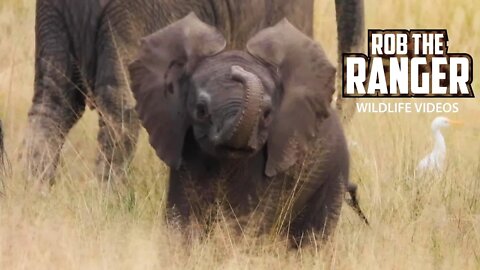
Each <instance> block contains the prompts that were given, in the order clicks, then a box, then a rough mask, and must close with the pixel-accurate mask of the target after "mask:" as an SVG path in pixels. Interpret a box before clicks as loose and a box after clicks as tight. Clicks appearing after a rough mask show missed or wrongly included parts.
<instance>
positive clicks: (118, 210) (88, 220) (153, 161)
mask: <svg viewBox="0 0 480 270" xmlns="http://www.w3.org/2000/svg"><path fill="white" fill-rule="evenodd" d="M333 2H334V1H327V0H320V1H318V3H317V6H316V12H317V15H316V22H315V23H316V38H317V39H318V40H319V41H320V42H321V43H322V45H323V46H324V47H325V49H326V50H327V52H328V54H329V56H330V59H331V60H335V59H336V34H335V21H334V18H335V17H334V4H333ZM34 6H35V2H34V1H31V0H2V1H0V59H1V60H0V117H1V119H3V121H4V124H5V132H6V145H7V151H8V155H9V157H10V160H11V161H12V176H11V177H8V178H7V179H5V181H4V182H5V185H6V190H5V191H6V193H5V195H4V196H2V197H1V198H0V269H185V268H194V269H290V268H291V269H298V268H306V269H312V268H314V269H322V268H332V269H333V268H335V269H353V268H355V269H451V268H453V269H479V268H480V167H479V161H480V140H479V136H480V121H478V118H479V117H480V107H479V101H478V100H477V99H470V100H466V101H463V100H450V101H451V102H459V106H460V112H458V113H456V114H447V116H449V117H452V118H455V119H460V120H463V121H464V122H465V124H464V125H463V126H462V127H459V128H450V129H449V130H447V131H446V132H445V137H446V142H447V145H448V155H447V162H448V166H447V170H446V172H445V174H444V175H443V176H442V177H437V178H434V177H422V178H420V177H414V175H413V171H414V167H415V165H416V163H417V162H418V160H419V159H420V158H421V157H422V156H423V155H424V154H425V153H426V152H427V151H428V150H429V148H430V147H431V144H432V140H431V138H430V129H429V125H430V121H431V120H432V119H433V117H434V116H435V115H433V114H420V113H418V114H417V113H411V114H356V115H355V117H354V119H352V121H351V122H350V123H349V124H348V126H346V132H347V135H348V137H349V139H350V140H353V141H355V142H356V144H355V146H352V147H351V156H352V164H353V165H352V169H351V172H352V173H351V175H352V177H351V178H352V180H353V181H355V182H357V183H358V184H359V193H360V196H361V203H362V205H363V208H364V210H365V212H366V214H367V215H368V217H369V218H370V222H371V227H370V228H368V227H366V226H363V225H362V222H361V221H360V220H359V219H358V218H357V217H356V215H355V214H354V213H353V211H351V210H350V209H349V208H348V207H344V208H343V210H342V215H341V220H340V223H339V226H338V227H337V231H336V237H335V238H334V240H333V241H332V242H331V243H329V244H328V245H327V247H323V248H319V247H312V248H309V249H305V250H302V251H298V252H297V251H288V250H287V249H285V247H284V245H283V244H281V243H280V244H275V243H263V244H252V243H254V242H255V241H245V243H241V244H232V242H231V240H232V237H231V235H229V234H228V231H226V230H223V229H222V226H221V225H220V226H219V228H218V229H217V230H215V232H214V233H212V234H211V235H210V236H209V237H208V238H207V239H206V240H204V241H194V242H192V243H188V244H187V245H183V244H180V243H179V239H180V238H179V236H178V235H177V234H176V233H175V231H171V230H167V229H166V228H165V224H164V223H163V221H162V215H163V202H164V199H165V189H164V186H165V179H166V175H167V173H166V168H165V166H164V165H162V163H161V162H160V161H159V160H158V159H157V158H156V157H155V155H154V154H153V151H152V150H151V149H150V147H149V146H148V144H147V142H146V140H145V134H144V133H143V134H142V138H141V141H140V143H139V146H138V149H137V153H136V156H135V159H134V161H133V168H132V172H131V177H130V181H129V183H128V185H127V187H126V188H125V189H124V190H122V191H118V192H104V191H103V190H102V189H101V188H100V186H99V184H98V183H97V181H96V180H95V178H94V176H93V168H94V164H93V162H94V155H95V150H96V149H95V147H96V130H97V120H96V118H97V117H96V113H95V112H91V111H89V112H87V113H86V115H85V117H83V119H82V120H81V121H80V123H78V124H77V125H76V127H75V128H74V130H73V131H72V132H71V133H70V135H69V137H68V140H67V142H66V144H65V146H64V149H63V159H62V162H61V165H60V167H59V170H58V173H59V174H58V183H57V185H56V186H55V187H54V188H53V190H52V191H51V192H50V194H48V196H46V197H44V196H40V195H38V194H37V193H36V192H34V191H32V190H30V189H28V188H25V181H24V180H23V177H22V173H23V168H22V166H21V163H19V162H18V161H17V157H18V155H19V154H20V152H21V151H20V150H21V139H22V137H23V136H25V134H24V129H25V125H26V115H27V110H28V108H29V105H30V100H31V96H32V86H33V63H34V59H33V50H34V32H33V26H34V13H35V11H34ZM366 14H367V17H366V24H367V27H368V28H446V29H447V30H448V31H449V32H448V34H449V40H450V44H449V45H450V47H449V48H450V51H451V52H454V51H457V52H467V53H469V54H471V55H472V56H473V58H474V60H475V61H474V63H475V64H474V65H475V67H474V70H475V73H474V74H475V76H477V75H479V74H478V70H480V66H479V64H478V63H479V61H480V5H479V3H478V1H477V0H459V1H450V0H424V1H416V0H403V1H394V0H388V1H373V0H366ZM476 79H477V80H474V90H478V91H480V89H479V82H478V78H476ZM478 91H477V92H478ZM478 94H480V92H478V93H477V95H478ZM435 102H444V100H436V101H435Z"/></svg>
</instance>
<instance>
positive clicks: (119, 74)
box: [25, 0, 363, 181]
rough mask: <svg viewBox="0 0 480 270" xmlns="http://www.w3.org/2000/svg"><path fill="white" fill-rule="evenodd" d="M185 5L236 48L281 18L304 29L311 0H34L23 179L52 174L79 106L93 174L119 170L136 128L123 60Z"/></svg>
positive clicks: (347, 16) (343, 17) (346, 18)
mask: <svg viewBox="0 0 480 270" xmlns="http://www.w3.org/2000/svg"><path fill="white" fill-rule="evenodd" d="M352 1H353V2H354V3H362V2H363V0H348V1H337V3H336V4H337V7H338V8H339V10H347V9H345V8H344V6H345V5H350V4H351V2H352ZM360 6H361V5H360ZM190 11H194V12H195V13H196V14H197V15H198V16H199V18H200V19H201V20H203V21H205V22H207V23H208V24H211V25H214V26H216V27H217V28H218V29H219V30H220V32H221V33H222V34H223V36H224V37H225V38H226V40H227V44H228V47H229V48H242V47H243V46H244V45H245V42H246V41H247V39H248V38H249V37H250V36H251V35H252V34H254V33H256V32H257V31H258V30H260V29H262V28H264V27H266V26H270V25H273V24H274V23H276V22H278V21H279V20H280V19H281V18H283V17H287V18H288V19H289V20H290V21H291V22H292V23H293V24H294V25H295V26H296V27H298V28H299V29H300V30H302V32H304V33H306V34H307V35H309V36H311V35H312V28H313V27H312V23H313V0H298V1H290V0H258V1H236V0H235V1H233V0H202V1H201V0H82V1H78V0H37V12H36V29H35V34H36V52H35V56H36V58H35V60H36V61H35V86H34V97H33V104H32V107H31V109H30V112H29V125H28V130H27V133H26V134H28V135H27V138H26V140H25V144H26V160H27V165H28V171H29V175H30V179H32V180H38V179H41V180H44V181H52V180H53V178H54V174H55V169H56V167H57V163H58V161H59V157H60V150H61V148H62V145H63V143H64V141H65V136H66V135H67V133H68V132H69V130H70V129H71V128H72V126H73V125H74V124H75V123H76V122H77V121H78V120H79V119H80V117H81V116H82V114H83V112H84V110H85V107H86V105H89V106H90V107H92V108H95V109H96V110H97V111H98V113H99V116H100V117H99V132H98V143H99V151H98V158H97V166H98V168H97V170H96V172H97V173H98V176H99V177H100V178H102V179H110V178H111V177H112V176H113V178H117V176H118V177H120V176H123V174H124V172H125V168H126V166H127V165H128V163H129V161H130V160H131V157H132V154H133V151H134V149H135V143H136V141H137V136H138V128H139V123H138V120H137V117H136V115H135V112H134V110H133V106H134V101H133V99H132V97H131V93H130V91H129V87H128V80H127V79H126V77H127V76H126V65H127V64H128V63H129V62H130V61H131V56H132V55H134V54H136V51H137V48H138V40H139V38H140V37H143V36H146V35H148V34H151V33H153V32H154V31H156V30H158V29H160V28H162V27H164V26H166V25H167V24H169V23H171V22H173V21H176V20H178V19H180V18H182V17H183V16H185V15H186V14H187V13H188V12H190ZM349 12H350V13H349ZM357 15H361V16H363V14H359V13H358V12H357V11H356V10H354V11H353V12H351V11H348V10H347V11H346V12H343V11H342V12H340V13H337V16H338V18H337V19H338V20H339V21H342V22H354V23H355V22H356V21H357V19H356V18H355V17H354V16H357ZM362 18H363V17H362ZM360 21H363V19H362V20H360ZM361 28H363V26H362V27H357V28H354V29H356V30H358V31H356V32H353V33H352V32H351V29H350V28H349V31H345V32H344V33H340V41H342V42H343V41H344V40H347V39H345V38H342V37H344V35H348V36H351V35H352V36H362V34H363V33H362V32H363V31H361ZM353 45H354V44H353ZM353 45H352V44H351V43H345V45H341V46H340V47H341V48H344V47H345V46H347V47H350V46H353ZM346 51H349V49H348V48H346Z"/></svg>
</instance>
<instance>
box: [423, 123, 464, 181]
mask: <svg viewBox="0 0 480 270" xmlns="http://www.w3.org/2000/svg"><path fill="white" fill-rule="evenodd" d="M460 123H461V122H459V121H454V120H450V119H448V118H447V117H444V116H439V117H436V118H435V119H434V120H433V121H432V132H433V139H434V141H435V145H434V147H433V151H432V152H431V153H430V154H428V155H427V156H426V157H424V158H423V159H422V160H421V161H420V162H419V163H418V166H417V171H420V172H426V171H429V172H436V173H440V172H442V171H443V169H444V166H445V157H446V155H447V145H446V144H445V139H444V138H443V135H442V132H441V129H443V128H447V127H449V126H450V125H451V124H460Z"/></svg>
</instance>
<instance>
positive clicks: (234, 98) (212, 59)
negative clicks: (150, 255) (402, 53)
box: [129, 13, 349, 241]
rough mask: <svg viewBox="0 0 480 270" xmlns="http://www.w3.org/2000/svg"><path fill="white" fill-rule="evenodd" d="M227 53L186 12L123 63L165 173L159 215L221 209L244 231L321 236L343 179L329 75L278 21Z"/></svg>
mask: <svg viewBox="0 0 480 270" xmlns="http://www.w3.org/2000/svg"><path fill="white" fill-rule="evenodd" d="M225 47H226V41H225V39H224V37H223V36H222V35H221V34H220V32H219V31H218V30H217V29H215V28H214V27H212V26H209V25H207V24H205V23H203V22H201V21H200V20H199V19H198V18H197V17H196V15H195V14H193V13H190V14H189V15H188V16H186V17H185V18H183V19H181V20H179V21H177V22H175V23H173V24H171V25H169V26H167V27H165V28H163V29H161V30H159V31H158V32H156V33H154V34H152V35H150V36H147V37H145V38H143V39H142V42H141V48H140V51H139V54H138V57H137V58H136V60H135V61H134V62H133V63H131V64H130V66H129V71H130V76H131V79H132V90H133V93H134V96H135V99H136V101H137V105H136V110H137V112H138V114H139V116H140V119H141V120H142V123H143V126H144V127H145V128H146V130H147V132H148V133H149V137H150V143H151V145H152V146H153V147H154V148H155V150H156V153H157V155H158V156H159V157H160V158H161V159H162V160H163V161H164V162H165V163H166V164H167V165H168V166H169V167H170V169H171V172H170V180H169V190H168V202H167V208H168V213H169V218H170V219H174V220H175V221H177V222H180V224H183V225H184V226H187V225H189V224H192V223H193V224H196V222H200V224H204V223H208V222H209V220H210V218H211V215H212V213H214V212H213V211H212V209H214V210H215V213H218V209H219V207H220V209H222V210H223V211H221V212H222V214H225V213H226V215H231V217H232V218H234V219H236V220H235V224H238V225H239V226H240V228H241V229H242V231H252V230H251V229H253V232H254V233H255V234H264V233H275V234H277V233H279V234H282V233H285V234H287V235H288V236H290V237H291V239H294V240H296V241H301V240H302V239H303V240H307V238H305V236H310V235H314V236H316V237H319V238H321V239H326V238H327V237H328V236H329V235H330V234H331V233H332V232H333V231H334V228H335V226H336V223H337V220H338V217H339V214H340V209H341V206H342V201H343V197H344V194H345V191H346V189H347V185H346V183H348V173H349V154H348V150H347V145H346V143H345V138H344V134H343V130H342V127H341V125H340V122H339V119H338V117H337V115H336V112H335V111H334V110H332V109H331V107H330V102H331V100H332V94H333V93H334V81H335V72H336V71H335V68H334V67H333V66H332V64H331V63H330V62H329V61H328V60H327V57H326V56H325V53H324V51H323V49H322V48H321V47H320V46H319V45H318V44H316V43H315V42H314V41H313V40H311V39H310V38H309V37H307V36H306V35H304V34H303V33H301V32H300V31H299V30H297V29H296V28H295V27H294V26H292V24H290V23H289V22H288V21H287V20H286V19H284V20H282V21H280V22H279V23H278V24H276V25H275V26H273V27H269V28H266V29H264V30H262V31H260V32H259V33H257V34H256V35H255V36H253V37H252V38H251V39H250V40H249V41H248V42H247V44H246V51H238V50H231V51H225V50H224V49H225ZM215 213H214V214H215ZM304 238H305V239H304ZM308 239H311V238H310V237H308Z"/></svg>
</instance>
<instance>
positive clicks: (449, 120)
mask: <svg viewBox="0 0 480 270" xmlns="http://www.w3.org/2000/svg"><path fill="white" fill-rule="evenodd" d="M448 123H449V124H451V125H456V126H459V125H463V121H458V120H452V119H448Z"/></svg>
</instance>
